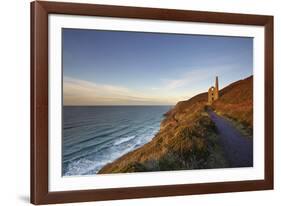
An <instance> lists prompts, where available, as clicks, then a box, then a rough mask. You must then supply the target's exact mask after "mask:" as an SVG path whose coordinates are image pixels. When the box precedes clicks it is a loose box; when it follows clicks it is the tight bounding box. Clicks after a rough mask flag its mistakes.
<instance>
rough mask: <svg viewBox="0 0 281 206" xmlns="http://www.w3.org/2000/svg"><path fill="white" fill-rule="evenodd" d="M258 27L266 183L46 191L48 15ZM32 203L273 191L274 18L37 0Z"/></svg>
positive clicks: (33, 8)
mask: <svg viewBox="0 0 281 206" xmlns="http://www.w3.org/2000/svg"><path fill="white" fill-rule="evenodd" d="M49 14H67V15H82V16H100V17H119V18H132V19H151V20H169V21H182V22H185V21H189V22H204V23H218V24H234V25H246V26H247V25H256V26H263V27H264V29H265V39H264V42H265V50H264V58H265V64H264V68H265V79H264V88H265V102H264V104H265V114H264V115H265V121H264V124H265V134H264V138H265V147H264V151H265V153H264V154H265V156H264V165H265V167H264V174H265V176H264V180H246V181H234V182H216V183H200V184H181V185H165V186H147V187H133V188H114V189H93V190H75V191H59V192H50V191H49V189H48V179H49V176H48V174H49V173H48V168H49V167H48V156H49V150H48V121H49V119H48V109H49V107H48V86H49V85H48V15H49ZM30 177H31V203H33V204H52V203H69V202H82V201H99V200H115V199H128V198H145V197H164V196H176V195H192V194H205V193H221V192H238V191H252V190H268V189H273V182H274V181H273V17H272V16H263V15H248V14H232V13H216V12H201V11H200V12H199V11H185V10H170V9H156V8H137V7H123V6H105V5H93V4H77V3H59V2H45V1H42V2H41V1H35V2H32V3H31V176H30Z"/></svg>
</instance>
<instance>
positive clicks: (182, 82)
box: [154, 65, 231, 90]
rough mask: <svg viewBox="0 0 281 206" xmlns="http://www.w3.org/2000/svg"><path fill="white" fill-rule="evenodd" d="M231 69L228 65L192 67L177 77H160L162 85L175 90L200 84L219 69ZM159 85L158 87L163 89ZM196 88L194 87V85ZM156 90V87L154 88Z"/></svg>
mask: <svg viewBox="0 0 281 206" xmlns="http://www.w3.org/2000/svg"><path fill="white" fill-rule="evenodd" d="M230 69H231V66H230V65H225V66H220V67H215V68H212V67H206V68H194V69H190V68H189V69H186V70H187V71H188V72H186V73H184V74H183V75H181V76H179V78H174V79H169V78H167V79H162V81H163V83H164V84H163V87H164V88H165V89H168V90H175V89H178V88H183V87H185V88H186V87H189V88H190V89H191V90H192V89H193V88H194V85H202V82H204V81H209V80H210V79H214V78H215V76H216V75H219V74H220V73H221V71H223V72H227V71H228V70H230ZM163 87H159V88H158V89H163ZM195 88H196V87H195ZM154 89H155V90H156V88H154Z"/></svg>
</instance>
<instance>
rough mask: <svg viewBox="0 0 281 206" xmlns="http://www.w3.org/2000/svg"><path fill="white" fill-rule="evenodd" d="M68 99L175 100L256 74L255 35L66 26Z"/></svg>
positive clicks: (112, 101)
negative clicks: (87, 28)
mask: <svg viewBox="0 0 281 206" xmlns="http://www.w3.org/2000/svg"><path fill="white" fill-rule="evenodd" d="M62 32H63V33H62V35H63V51H62V54H63V78H64V85H63V88H64V92H63V95H64V104H65V105H171V104H176V103H177V102H178V101H181V100H186V99H188V98H190V97H192V96H194V95H196V94H198V93H201V92H205V91H207V90H208V88H209V87H210V86H212V85H213V84H214V80H215V76H216V75H217V76H219V83H220V88H222V87H224V86H227V85H228V84H230V83H232V82H234V81H237V80H239V79H243V78H245V77H248V76H250V75H252V74H253V41H252V38H246V37H241V38H240V37H222V36H202V35H183V34H163V33H144V32H124V31H97V30H82V29H63V31H62Z"/></svg>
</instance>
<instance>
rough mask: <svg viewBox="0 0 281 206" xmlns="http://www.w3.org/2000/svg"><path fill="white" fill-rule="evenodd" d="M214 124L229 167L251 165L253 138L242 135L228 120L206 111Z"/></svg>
mask: <svg viewBox="0 0 281 206" xmlns="http://www.w3.org/2000/svg"><path fill="white" fill-rule="evenodd" d="M208 113H209V115H210V118H211V119H212V120H213V122H214V123H215V124H216V127H217V129H218V132H219V135H220V139H221V144H222V147H223V149H224V152H225V154H226V158H227V160H228V161H229V164H230V167H252V166H253V140H252V139H250V138H247V137H244V136H243V135H242V134H241V133H240V132H239V131H238V130H237V129H236V128H235V127H234V126H233V125H232V124H231V123H230V122H229V121H228V120H226V119H224V118H223V117H220V116H218V115H217V114H216V113H215V112H213V111H208Z"/></svg>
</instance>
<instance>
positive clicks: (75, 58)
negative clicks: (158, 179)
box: [61, 28, 254, 176]
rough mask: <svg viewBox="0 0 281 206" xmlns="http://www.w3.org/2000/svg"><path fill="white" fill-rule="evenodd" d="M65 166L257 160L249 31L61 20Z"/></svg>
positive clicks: (71, 172)
mask: <svg viewBox="0 0 281 206" xmlns="http://www.w3.org/2000/svg"><path fill="white" fill-rule="evenodd" d="M61 72H62V78H63V81H62V88H63V94H62V100H63V101H62V102H63V103H62V128H63V129H62V176H83V175H100V174H113V173H134V172H160V171H179V170H199V169H220V168H230V169H231V168H241V167H253V138H254V137H253V78H254V76H253V38H252V37H239V36H215V35H197V34H182V33H181V34H177V33H152V32H136V31H114V30H112V31H110V30H95V29H75V28H73V29H72V28H63V29H62V71H61Z"/></svg>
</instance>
